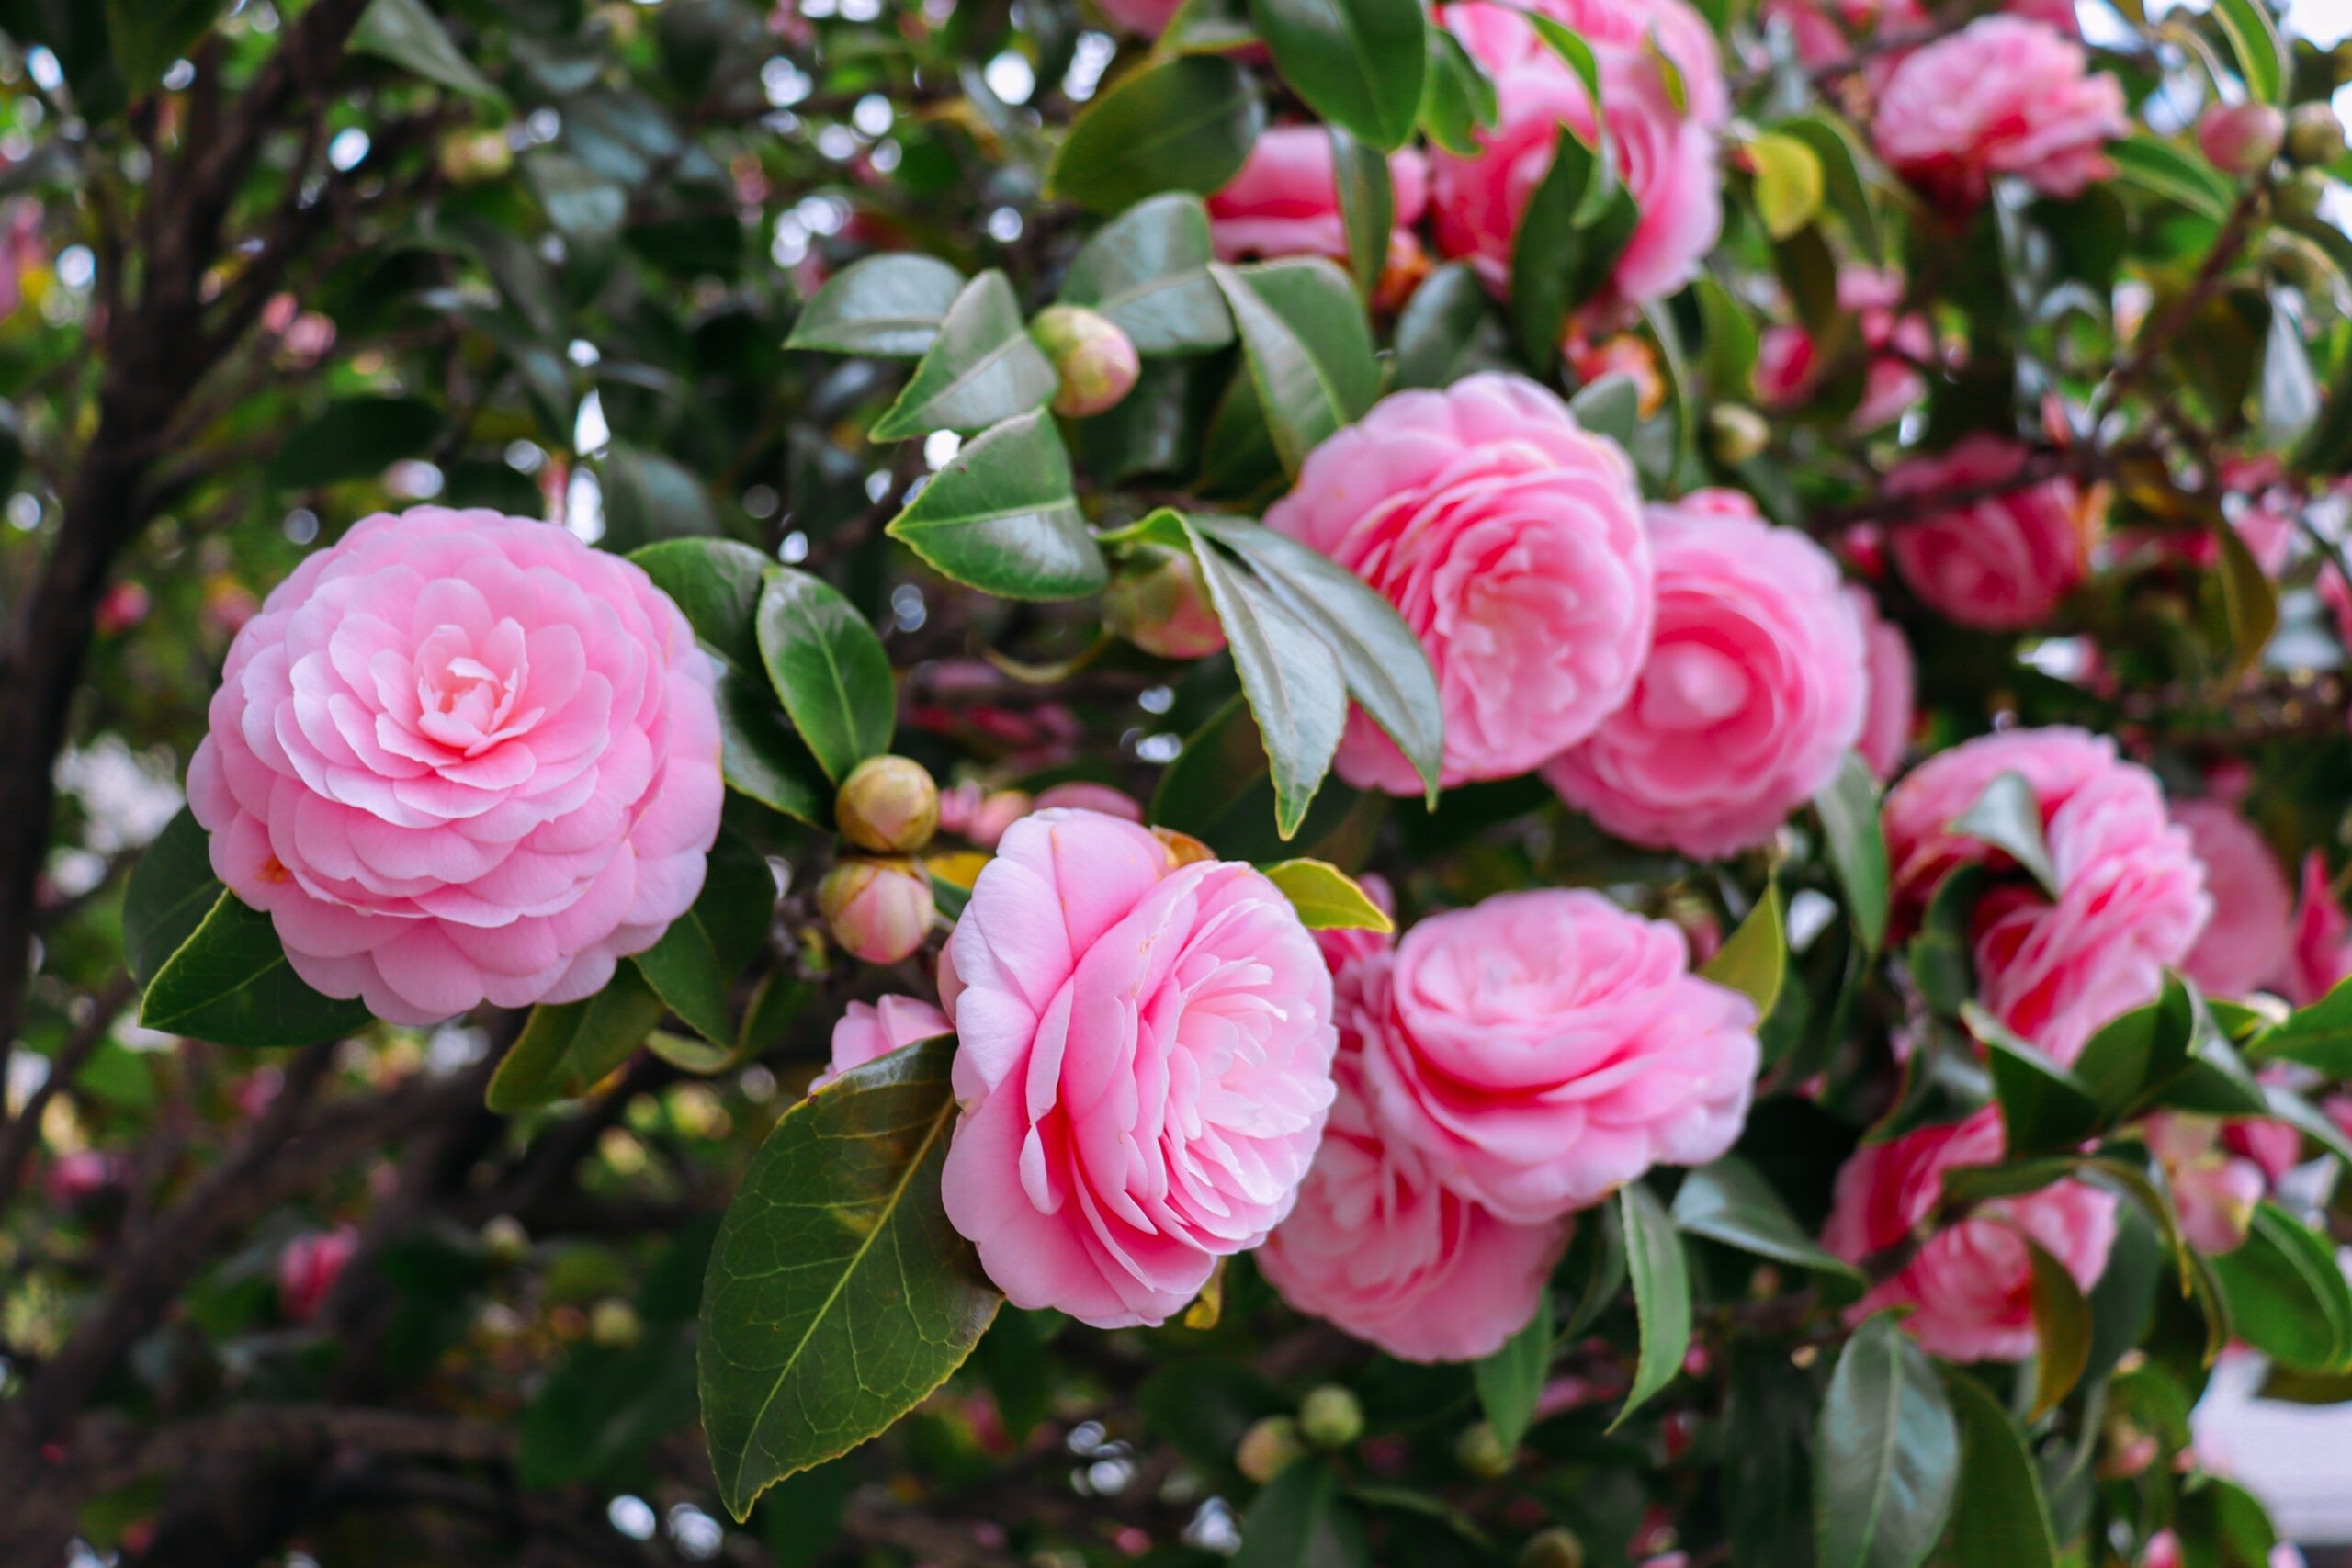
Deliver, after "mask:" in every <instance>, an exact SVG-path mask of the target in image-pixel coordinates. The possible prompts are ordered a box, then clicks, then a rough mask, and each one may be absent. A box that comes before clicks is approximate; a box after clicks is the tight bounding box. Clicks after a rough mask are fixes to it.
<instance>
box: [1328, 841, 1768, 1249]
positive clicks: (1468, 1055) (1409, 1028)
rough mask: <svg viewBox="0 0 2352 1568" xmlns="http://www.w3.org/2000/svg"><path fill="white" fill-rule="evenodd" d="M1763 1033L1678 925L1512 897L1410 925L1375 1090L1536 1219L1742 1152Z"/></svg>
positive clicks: (1372, 1065) (1596, 905)
mask: <svg viewBox="0 0 2352 1568" xmlns="http://www.w3.org/2000/svg"><path fill="white" fill-rule="evenodd" d="M1755 1029H1756V1009H1755V1007H1754V1005H1753V1004H1752V1003H1750V1002H1749V1001H1748V999H1747V998H1746V997H1744V996H1741V995H1740V994H1739V993H1738V992H1736V991H1732V990H1727V989H1725V988H1724V987H1721V986H1718V985H1715V984H1714V983H1713V982H1712V981H1708V980H1702V979H1701V978H1699V977H1698V976H1695V975H1692V974H1691V972H1690V961H1689V954H1688V950H1687V949H1686V948H1685V946H1684V943H1683V937H1682V932H1681V931H1679V929H1677V928H1676V927H1675V926H1673V925H1671V924H1669V923H1668V922H1667V921H1664V920H1645V919H1642V918H1641V917H1639V916H1637V915H1632V914H1628V913H1627V912H1626V911H1624V910H1623V909H1621V908H1618V907H1617V906H1616V905H1614V904H1612V903H1611V902H1610V901H1609V900H1608V899H1607V898H1604V897H1601V896H1600V894H1598V893H1592V892H1589V891H1584V890H1581V889H1579V890H1566V889H1559V888H1547V889H1542V890H1538V891H1535V892H1530V893H1507V894H1500V895H1498V896H1496V897H1491V898H1488V899H1487V900H1486V901H1485V902H1483V903H1480V904H1477V905H1476V906H1474V907H1472V908H1467V909H1455V910H1453V911H1451V912H1449V913H1446V914H1442V915H1437V916H1434V917H1432V918H1430V919H1425V920H1423V921H1421V922H1420V923H1419V924H1418V925H1416V926H1415V927H1413V929H1412V930H1411V931H1408V932H1406V933H1405V937H1404V940H1403V941H1402V942H1399V943H1398V944H1397V957H1396V964H1395V970H1394V974H1393V976H1392V979H1391V983H1390V987H1389V1005H1388V1007H1387V1009H1386V1013H1385V1017H1384V1018H1383V1019H1382V1020H1381V1021H1380V1026H1379V1027H1378V1028H1376V1029H1369V1030H1367V1031H1365V1032H1364V1037H1363V1082H1364V1088H1365V1090H1366V1093H1367V1094H1368V1096H1369V1097H1370V1099H1371V1100H1372V1103H1373V1109H1374V1113H1375V1114H1376V1115H1377V1116H1378V1117H1379V1118H1380V1121H1381V1122H1382V1124H1383V1125H1384V1126H1385V1128H1386V1129H1387V1131H1388V1132H1389V1134H1391V1135H1393V1136H1395V1137H1397V1138H1400V1139H1402V1140H1403V1141H1404V1142H1405V1143H1407V1144H1408V1145H1412V1146H1413V1147H1414V1148H1416V1149H1418V1150H1419V1152H1420V1153H1421V1155H1422V1156H1424V1157H1425V1158H1426V1159H1427V1160H1428V1161H1429V1165H1430V1170H1431V1171H1432V1172H1433V1173H1434V1175H1435V1176H1436V1179H1438V1180H1439V1181H1440V1182H1442V1183H1443V1184H1444V1185H1445V1186H1447V1187H1450V1188H1452V1189H1453V1190H1454V1191H1455V1192H1457V1193H1459V1194H1460V1195H1461V1196H1463V1197H1464V1198H1468V1199H1470V1200H1471V1201H1474V1202H1476V1203H1479V1204H1482V1205H1484V1206H1485V1207H1486V1208H1487V1209H1489V1210H1491V1211H1493V1212H1494V1213H1496V1214H1497V1215H1498V1216H1500V1217H1501V1218H1503V1219H1506V1220H1510V1221H1514V1222H1516V1223H1519V1224H1539V1223H1541V1222H1542V1221H1544V1220H1548V1219H1552V1218H1554V1217H1555V1216H1557V1215H1559V1214H1562V1213H1566V1212H1567V1211H1569V1210H1571V1209H1580V1208H1585V1207H1588V1206H1589V1205H1590V1204H1593V1203H1597V1202H1599V1201H1600V1200H1601V1199H1603V1198H1606V1197H1607V1196H1608V1195H1609V1194H1610V1193H1611V1192H1613V1191H1615V1190H1617V1189H1618V1188H1619V1187H1622V1186H1623V1185H1624V1184H1625V1183H1626V1182H1628V1181H1631V1180H1633V1179H1635V1178H1637V1177H1639V1176H1640V1175H1641V1174H1642V1173H1643V1172H1644V1171H1645V1170H1647V1169H1649V1168H1650V1167H1652V1166H1654V1165H1661V1164H1663V1165H1702V1164H1704V1163H1705V1162H1707V1161H1708V1160H1712V1159H1713V1158H1715V1157H1716V1156H1719V1155H1721V1154H1722V1153H1723V1152H1724V1150H1725V1149H1728V1148H1729V1147H1730V1146H1731V1145H1732V1143H1733V1142H1734V1140H1736V1138H1737V1137H1738V1136H1739V1130H1740V1127H1741V1126H1742V1124H1743V1123H1744V1122H1746V1121H1747V1104H1748V1099H1749V1096H1750V1094H1751V1093H1752V1091H1753V1089H1754V1085H1755V1077H1756V1069H1757V1064H1758V1046H1757V1043H1756V1034H1755Z"/></svg>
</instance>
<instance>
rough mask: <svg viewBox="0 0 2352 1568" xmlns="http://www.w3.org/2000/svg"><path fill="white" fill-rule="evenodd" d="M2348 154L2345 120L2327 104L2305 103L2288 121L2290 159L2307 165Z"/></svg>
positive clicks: (2327, 162)
mask: <svg viewBox="0 0 2352 1568" xmlns="http://www.w3.org/2000/svg"><path fill="white" fill-rule="evenodd" d="M2342 156H2344V122H2343V121H2342V120H2340V119H2338V118H2335V110H2334V109H2332V108H2330V107H2327V106H2326V105H2325V104H2303V105H2301V106H2299V107H2297V108H2296V110H2295V112H2294V113H2293V114H2292V115H2291V116H2290V117H2289V118H2288V120H2287V161H2288V162H2289V163H2290V164H2301V165H2302V166H2303V167H2304V168H2311V167H2312V166H2313V165H2315V164H2333V163H2334V162H2335V160H2337V159H2338V158H2341V157H2342Z"/></svg>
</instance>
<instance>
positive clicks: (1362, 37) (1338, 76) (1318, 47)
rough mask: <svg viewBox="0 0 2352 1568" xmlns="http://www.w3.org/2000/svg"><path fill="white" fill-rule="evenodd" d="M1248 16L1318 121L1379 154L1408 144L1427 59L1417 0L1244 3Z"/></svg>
mask: <svg viewBox="0 0 2352 1568" xmlns="http://www.w3.org/2000/svg"><path fill="white" fill-rule="evenodd" d="M1250 20H1251V21H1252V22H1253V23H1254V24H1255V25H1256V27H1257V28H1258V33H1259V36H1260V37H1261V38H1263V39H1265V40H1266V47H1267V49H1268V50H1269V51H1272V54H1273V57H1274V68H1275V69H1276V70H1278V71H1280V72H1281V73H1282V77H1283V81H1284V82H1286V83H1288V84H1289V85H1290V87H1291V90H1292V91H1294V92H1295V93H1296V94H1297V95H1298V96H1300V97H1301V98H1304V99H1305V100H1306V107H1308V108H1310V109H1313V110H1314V111H1315V117H1316V118H1317V119H1320V120H1323V121H1324V122H1326V123H1327V124H1329V125H1333V126H1337V127H1338V128H1340V130H1344V131H1346V132H1347V133H1348V134H1350V135H1351V136H1353V137H1355V138H1356V139H1357V140H1358V141H1364V142H1368V143H1370V144H1371V145H1373V146H1374V147H1377V148H1379V149H1380V150H1381V151H1382V152H1395V151H1396V150H1397V149H1398V148H1399V147H1402V146H1404V145H1405V143H1406V142H1407V141H1409V140H1410V139H1411V137H1412V134H1413V124H1414V121H1415V120H1416V119H1418V118H1419V114H1420V107H1421V73H1422V72H1423V71H1424V70H1426V69H1427V66H1428V61H1429V46H1428V42H1427V40H1426V39H1424V37H1423V36H1422V28H1423V27H1424V26H1425V25H1426V24H1425V23H1424V22H1423V21H1422V19H1421V7H1420V6H1419V0H1250Z"/></svg>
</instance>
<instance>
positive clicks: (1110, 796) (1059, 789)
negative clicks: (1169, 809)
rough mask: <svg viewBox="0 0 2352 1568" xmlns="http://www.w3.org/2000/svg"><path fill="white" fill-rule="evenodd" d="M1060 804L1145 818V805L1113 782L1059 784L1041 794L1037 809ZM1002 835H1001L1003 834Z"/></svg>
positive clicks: (1045, 809) (1129, 819)
mask: <svg viewBox="0 0 2352 1568" xmlns="http://www.w3.org/2000/svg"><path fill="white" fill-rule="evenodd" d="M1057 806H1068V807H1076V808H1077V809H1079V810H1080V811H1099V812H1101V813H1102V814H1103V816H1105V817H1123V818H1126V820H1128V821H1130V822H1140V821H1142V820H1143V807H1141V806H1138V805H1137V804H1136V797H1135V796H1134V795H1129V794H1127V793H1126V792H1125V790H1118V789H1113V788H1112V787H1111V786H1110V785H1109V784H1089V783H1087V782H1086V781H1085V780H1083V779H1078V780H1073V781H1071V782H1070V783H1069V784H1056V785H1054V786H1053V787H1052V788H1050V789H1048V790H1046V791H1045V792H1044V793H1042V794H1040V795H1038V796H1037V805H1036V807H1035V809H1037V810H1039V811H1050V810H1052V809H1053V808H1054V807H1057ZM1000 837H1001V835H1000Z"/></svg>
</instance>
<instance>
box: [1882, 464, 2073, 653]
mask: <svg viewBox="0 0 2352 1568" xmlns="http://www.w3.org/2000/svg"><path fill="white" fill-rule="evenodd" d="M2025 461H2026V450H2025V448H2024V447H2023V446H2018V444H2017V443H2016V442H2014V441H2009V440H2006V439H2004V438H2003V437H2001V436H1997V435H1971V436H1968V437H1967V438H1965V439H1964V440H1962V441H1961V442H1960V443H1959V445H1957V446H1954V447H1952V449H1951V451H1949V452H1947V453H1944V454H1943V455H1942V456H1940V457H1915V458H1912V459H1911V460H1910V461H1909V462H1906V463H1905V464H1903V465H1902V466H1901V467H1899V468H1896V469H1895V470H1894V472H1893V473H1891V474H1889V475H1888V476H1887V478H1886V486H1885V491H1886V493H1887V494H1888V495H1890V496H1905V495H1936V494H1939V493H1940V492H1942V491H1951V490H1980V489H1981V490H1985V491H1996V493H1988V494H1983V495H1980V496H1979V497H1977V498H1976V499H1973V500H1971V501H1968V502H1962V504H1959V505H1956V506H1953V507H1951V508H1950V509H1948V510H1944V511H1937V512H1930V513H1927V514H1926V515H1924V516H1920V517H1917V518H1914V519H1911V520H1909V521H1907V522H1903V523H1898V524H1896V525H1894V528H1893V529H1892V530H1891V532H1890V535H1889V538H1888V545H1887V547H1888V549H1889V551H1890V553H1892V554H1893V556H1894V565H1895V570H1898V571H1900V572H1902V574H1903V579H1904V581H1906V582H1908V583H1909V584H1910V585H1911V589H1912V592H1916V593H1917V594H1918V595H1919V597H1920V598H1921V599H1923V600H1925V601H1927V603H1928V607H1929V608H1931V609H1933V610H1935V611H1937V612H1938V613H1939V614H1941V615H1944V616H1946V617H1948V618H1950V619H1951V620H1954V621H1957V622H1959V623H1960V624H1961V625H1962V626H1981V627H1984V628H1985V629H1988V630H1992V631H2014V630H2017V629H2018V628H2021V627H2025V626H2033V625H2035V624H2036V623H2037V622H2040V621H2042V620H2044V619H2046V618H2048V616H2049V615H2050V613H2051V612H2052V610H2055V609H2056V608H2057V607H2058V602H2059V601H2060V600H2061V599H2064V597H2065V596H2066V594H2067V593H2068V592H2070V591H2071V590H2072V589H2073V588H2074V586H2075V584H2076V583H2078V582H2080V581H2082V580H2083V574H2084V573H2085V572H2086V570H2089V567H2090V558H2091V546H2092V543H2093V541H2094V540H2095V539H2096V538H2097V536H2098V520H2099V516H2100V513H2101V512H2102V510H2103V508H2102V506H2101V504H2100V498H2099V496H2098V493H2097V492H2096V491H2091V492H2086V491H2084V490H2083V489H2082V487H2081V486H2079V485H2077V484H2076V483H2075V481H2074V480H2073V479H2067V478H2064V477H2063V476H2061V477H2058V478H2053V479H2043V480H2041V481H2040V482H2039V483H2035V484H2020V485H2018V486H2017V487H2016V488H2014V489H2005V488H2000V487H2004V486H2007V484H2008V483H2009V481H2010V480H2011V479H2014V478H2015V477H2016V476H2017V475H2018V472H2019V471H2020V470H2021V469H2022V468H2024V466H2025Z"/></svg>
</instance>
